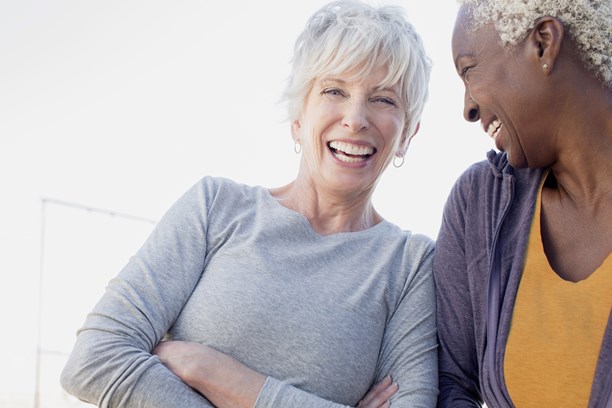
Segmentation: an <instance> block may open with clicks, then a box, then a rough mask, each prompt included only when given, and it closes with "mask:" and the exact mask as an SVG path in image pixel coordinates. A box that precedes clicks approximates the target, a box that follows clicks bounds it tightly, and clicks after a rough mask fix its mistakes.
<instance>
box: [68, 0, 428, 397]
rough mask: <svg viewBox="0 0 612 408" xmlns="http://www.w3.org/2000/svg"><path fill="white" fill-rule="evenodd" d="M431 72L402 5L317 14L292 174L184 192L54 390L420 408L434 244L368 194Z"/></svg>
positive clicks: (101, 306)
mask: <svg viewBox="0 0 612 408" xmlns="http://www.w3.org/2000/svg"><path fill="white" fill-rule="evenodd" d="M429 74H430V62H429V59H428V57H427V55H426V53H425V51H424V49H423V45H422V43H421V40H420V38H419V36H418V35H417V33H416V32H415V30H414V28H413V26H412V25H411V24H410V23H409V22H408V21H407V19H406V17H405V15H404V12H403V10H402V9H401V8H399V7H396V6H382V7H372V6H370V5H367V4H366V3H362V2H360V1H357V0H341V1H337V2H333V3H330V4H328V5H326V6H324V7H323V8H321V9H320V10H319V11H317V12H316V13H315V14H314V15H313V16H312V18H311V19H310V20H309V22H308V24H307V26H306V28H305V30H304V32H303V34H302V35H301V36H300V37H299V38H298V40H297V42H296V46H295V55H294V60H293V71H292V76H291V80H290V81H289V85H288V88H287V91H286V94H285V97H286V99H287V101H288V104H289V117H290V121H291V134H292V137H293V139H294V141H295V149H296V152H298V153H300V152H301V155H302V157H301V162H300V167H299V170H298V174H297V176H296V178H295V180H294V181H293V182H291V183H290V184H288V185H286V186H282V187H280V188H272V189H268V188H263V187H260V186H246V185H242V184H238V183H236V182H234V181H231V180H228V179H225V178H220V177H211V176H207V177H204V178H203V179H202V180H201V181H199V182H198V183H196V184H195V185H194V186H193V187H192V188H191V189H190V190H189V191H187V192H186V193H185V194H184V195H183V197H181V198H180V199H179V200H178V201H177V203H176V204H175V205H174V206H173V207H172V208H171V209H170V210H169V211H168V212H167V213H166V214H165V215H164V217H163V218H162V220H161V221H160V222H159V224H158V226H157V227H156V229H155V230H154V232H153V233H152V235H151V236H150V237H149V238H148V240H147V241H146V242H145V244H144V246H143V247H142V248H141V249H140V250H139V252H138V253H137V254H136V255H135V256H134V257H133V258H132V259H131V260H130V261H129V263H128V264H127V266H126V267H125V268H124V269H123V270H122V271H121V273H120V274H119V275H118V277H117V278H116V279H114V280H113V281H111V282H110V284H109V285H108V288H107V290H106V293H105V294H104V295H103V297H102V299H101V300H100V301H99V302H98V304H97V305H96V306H95V308H94V310H93V311H92V312H91V313H90V314H89V316H88V317H87V320H86V321H85V324H84V326H83V327H82V328H81V329H80V330H79V333H78V336H77V341H76V345H75V347H74V350H73V351H72V354H71V356H70V358H69V361H68V363H67V365H66V367H65V368H64V371H63V373H62V379H61V380H62V384H63V386H64V387H65V389H66V390H67V391H68V392H70V393H72V394H74V395H76V396H78V397H79V398H81V399H83V400H85V401H88V402H91V403H95V404H98V405H100V406H103V407H130V406H139V407H148V408H155V407H174V408H176V407H178V408H180V407H189V408H196V407H212V406H215V407H242V406H244V407H253V406H255V407H265V408H268V407H282V408H290V407H300V408H303V407H330V408H333V407H346V406H359V407H363V408H366V407H374V408H376V407H388V406H389V404H390V403H392V404H393V406H395V407H433V406H434V405H435V401H436V395H437V353H436V346H437V338H436V326H435V291H434V282H433V274H432V259H433V249H434V244H433V241H432V240H431V239H430V238H428V237H425V236H423V235H418V234H412V233H411V232H409V231H404V230H402V229H400V228H399V227H398V226H396V225H395V224H393V223H391V222H389V221H387V220H385V219H384V218H383V217H382V216H381V215H380V214H379V213H378V212H377V211H376V210H375V209H374V207H373V205H372V201H371V198H372V194H373V193H374V190H375V187H376V185H377V183H378V181H379V179H380V177H381V176H382V174H383V172H384V171H385V169H386V168H387V167H388V165H389V164H390V163H391V162H392V161H395V164H396V165H397V166H400V165H401V163H402V162H403V156H404V154H405V152H406V149H407V148H408V145H409V143H410V140H411V138H412V137H413V136H414V135H415V133H416V132H417V130H418V127H419V120H420V117H421V112H422V110H423V106H424V104H425V101H426V99H427V87H428V81H429ZM162 340H163V341H162ZM375 384H377V385H375ZM369 390H371V391H370V392H369V393H368V391H369Z"/></svg>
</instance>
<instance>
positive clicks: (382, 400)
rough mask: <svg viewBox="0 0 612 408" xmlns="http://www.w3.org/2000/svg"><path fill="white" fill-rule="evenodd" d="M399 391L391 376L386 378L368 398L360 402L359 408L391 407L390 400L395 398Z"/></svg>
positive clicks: (367, 395)
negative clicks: (394, 395)
mask: <svg viewBox="0 0 612 408" xmlns="http://www.w3.org/2000/svg"><path fill="white" fill-rule="evenodd" d="M398 389H399V386H398V385H397V384H396V383H393V381H392V379H391V376H386V377H385V378H383V379H382V381H381V382H379V383H378V384H376V385H375V386H374V387H372V389H371V390H370V391H368V393H367V394H366V396H365V397H364V398H363V399H362V400H361V401H359V405H357V406H358V407H359V408H386V407H390V406H391V404H390V403H389V398H391V397H392V396H393V394H395V393H396V392H397V390H398Z"/></svg>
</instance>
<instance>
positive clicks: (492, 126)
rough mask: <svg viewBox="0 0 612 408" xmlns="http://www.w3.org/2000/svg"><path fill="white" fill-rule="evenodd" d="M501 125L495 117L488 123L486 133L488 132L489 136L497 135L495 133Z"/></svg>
mask: <svg viewBox="0 0 612 408" xmlns="http://www.w3.org/2000/svg"><path fill="white" fill-rule="evenodd" d="M501 127H502V123H501V122H500V121H499V120H497V119H495V120H494V121H493V122H492V123H491V124H490V125H489V128H488V129H487V133H488V134H489V136H491V137H495V136H497V133H498V131H499V129H501Z"/></svg>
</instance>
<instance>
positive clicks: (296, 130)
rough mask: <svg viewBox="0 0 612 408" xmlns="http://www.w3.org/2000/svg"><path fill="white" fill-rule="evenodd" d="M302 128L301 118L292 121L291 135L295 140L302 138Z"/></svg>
mask: <svg viewBox="0 0 612 408" xmlns="http://www.w3.org/2000/svg"><path fill="white" fill-rule="evenodd" d="M301 128H302V126H301V125H300V120H299V119H295V120H293V121H292V122H291V137H292V138H293V141H294V142H297V141H298V140H300V129H301Z"/></svg>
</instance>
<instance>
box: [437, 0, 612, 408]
mask: <svg viewBox="0 0 612 408" xmlns="http://www.w3.org/2000/svg"><path fill="white" fill-rule="evenodd" d="M461 3H462V4H461V7H460V9H459V13H458V15H457V20H456V24H455V30H454V33H453V40H452V49H453V59H454V62H455V66H456V69H457V72H458V73H459V76H460V77H461V79H462V81H463V83H464V86H465V101H464V104H465V106H464V116H465V119H466V120H467V121H470V122H477V121H480V124H481V126H482V128H483V130H484V131H485V132H486V133H488V134H489V136H490V137H491V138H492V140H493V141H494V143H495V145H496V147H497V150H498V151H491V152H489V154H488V158H487V160H485V161H483V162H481V163H477V164H474V165H473V166H471V167H470V168H469V169H468V170H467V171H466V172H465V173H464V174H463V175H462V176H461V177H460V178H459V180H458V181H457V182H456V184H455V186H454V187H453V190H452V192H451V194H450V196H449V198H448V201H447V204H446V207H445V210H444V217H443V222H442V226H441V229H440V233H439V235H438V240H437V244H436V253H435V257H434V277H435V280H436V287H437V292H438V293H437V299H438V301H437V306H438V308H437V313H438V335H439V341H440V348H439V376H440V384H439V387H440V394H439V398H438V406H439V407H477V406H480V405H481V404H482V403H483V402H485V403H486V405H487V406H488V407H513V406H516V407H521V408H524V407H587V406H588V407H612V317H611V316H612V315H611V309H612V256H610V253H611V251H612V6H611V3H610V0H590V1H589V0H582V1H575V0H554V1H552V0H515V1H508V0H504V1H502V0H464V1H462V2H461Z"/></svg>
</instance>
